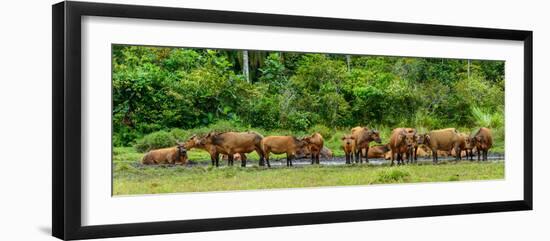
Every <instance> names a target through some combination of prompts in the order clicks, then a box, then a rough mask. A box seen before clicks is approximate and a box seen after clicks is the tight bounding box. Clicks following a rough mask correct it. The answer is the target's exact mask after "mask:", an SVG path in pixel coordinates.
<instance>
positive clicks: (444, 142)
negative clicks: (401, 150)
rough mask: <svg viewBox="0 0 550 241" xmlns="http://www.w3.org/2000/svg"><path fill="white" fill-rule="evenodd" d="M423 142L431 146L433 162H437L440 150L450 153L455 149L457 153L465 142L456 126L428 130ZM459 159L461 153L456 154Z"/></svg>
mask: <svg viewBox="0 0 550 241" xmlns="http://www.w3.org/2000/svg"><path fill="white" fill-rule="evenodd" d="M423 143H424V144H425V145H427V146H428V147H430V149H431V150H432V153H433V155H432V156H433V162H434V163H437V162H438V155H439V154H440V152H438V150H440V151H444V152H447V153H449V154H450V153H451V150H452V149H455V153H458V154H459V153H460V152H461V151H462V149H461V148H462V147H463V146H462V144H463V143H464V142H463V141H461V138H460V137H459V135H458V132H457V131H456V129H455V128H447V129H441V130H434V131H430V132H428V133H427V134H425V135H424V136H423ZM458 159H460V155H456V160H458Z"/></svg>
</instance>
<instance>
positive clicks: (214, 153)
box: [184, 135, 244, 166]
mask: <svg viewBox="0 0 550 241" xmlns="http://www.w3.org/2000/svg"><path fill="white" fill-rule="evenodd" d="M205 138H206V137H205V136H197V135H193V136H191V137H189V139H187V141H185V144H184V146H185V148H187V150H191V149H193V148H197V149H201V150H205V151H207V152H208V153H209V154H210V159H211V160H212V166H214V165H216V163H217V161H216V160H219V153H221V152H220V151H219V150H218V149H219V148H217V147H216V146H214V145H212V144H206V141H205ZM243 156H244V154H243ZM227 164H228V165H229V160H228V163H227ZM241 165H242V164H241Z"/></svg>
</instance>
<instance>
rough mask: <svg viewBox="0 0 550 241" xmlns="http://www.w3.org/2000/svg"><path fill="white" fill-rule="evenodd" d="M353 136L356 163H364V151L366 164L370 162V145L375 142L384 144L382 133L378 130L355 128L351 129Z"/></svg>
mask: <svg viewBox="0 0 550 241" xmlns="http://www.w3.org/2000/svg"><path fill="white" fill-rule="evenodd" d="M351 136H352V137H353V138H354V140H355V162H359V163H363V150H365V152H364V153H365V154H367V155H365V158H366V162H367V163H368V162H369V157H368V153H369V143H370V142H371V141H374V142H376V143H378V144H380V143H382V139H381V138H380V132H378V131H377V130H369V129H368V128H366V127H360V126H357V127H354V128H352V129H351Z"/></svg>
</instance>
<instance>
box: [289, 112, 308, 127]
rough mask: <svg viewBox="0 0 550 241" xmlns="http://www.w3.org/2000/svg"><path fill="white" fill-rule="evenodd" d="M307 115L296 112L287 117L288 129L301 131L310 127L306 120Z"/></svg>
mask: <svg viewBox="0 0 550 241" xmlns="http://www.w3.org/2000/svg"><path fill="white" fill-rule="evenodd" d="M308 116H309V115H308V113H306V112H301V111H296V112H292V113H290V114H289V115H288V117H287V118H288V119H287V126H288V127H289V129H292V130H298V131H303V130H307V128H308V127H309V126H310V125H311V121H310V120H309V118H308Z"/></svg>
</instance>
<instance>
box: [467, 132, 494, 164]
mask: <svg viewBox="0 0 550 241" xmlns="http://www.w3.org/2000/svg"><path fill="white" fill-rule="evenodd" d="M472 140H473V144H474V146H475V148H476V149H477V151H476V152H477V160H478V161H479V159H480V157H482V160H484V161H487V153H488V152H489V149H491V147H492V146H493V134H492V132H491V129H489V128H485V127H481V128H479V130H478V131H477V132H476V133H475V134H474V135H473V137H472Z"/></svg>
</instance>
